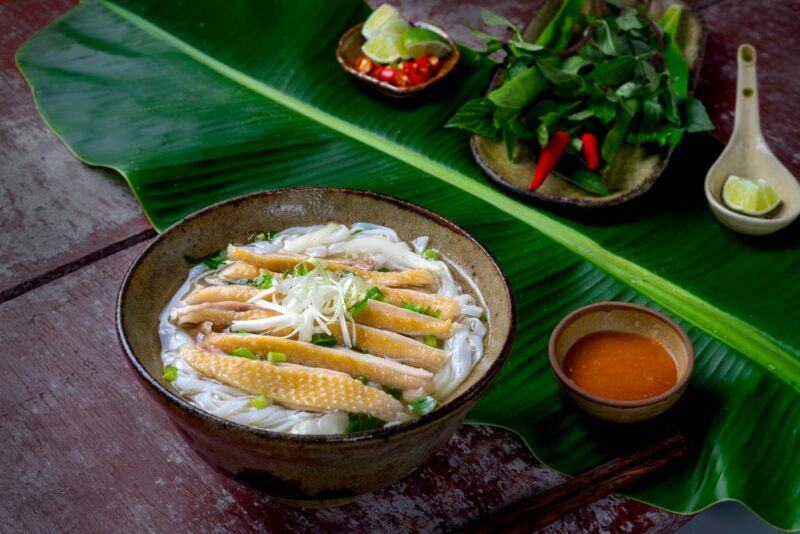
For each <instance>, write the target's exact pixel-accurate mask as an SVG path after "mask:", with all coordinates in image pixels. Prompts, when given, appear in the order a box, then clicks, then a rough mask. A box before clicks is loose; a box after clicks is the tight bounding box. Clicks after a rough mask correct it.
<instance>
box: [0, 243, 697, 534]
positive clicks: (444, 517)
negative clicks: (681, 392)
mask: <svg viewBox="0 0 800 534" xmlns="http://www.w3.org/2000/svg"><path fill="white" fill-rule="evenodd" d="M143 246H144V245H143V244H140V245H137V246H135V247H133V248H130V249H128V250H126V251H124V252H120V253H118V254H116V255H113V256H110V257H108V258H106V259H104V260H101V261H99V262H96V263H94V264H92V265H90V266H88V267H85V268H83V269H81V270H80V271H77V272H75V273H72V274H70V275H67V276H65V277H63V278H61V279H59V280H57V281H54V282H51V283H50V284H48V285H46V286H44V287H40V288H38V289H36V290H33V291H30V292H28V293H27V294H25V295H23V296H20V297H18V298H16V299H14V300H12V301H9V302H6V303H5V304H2V305H0V321H2V322H3V324H4V325H5V328H4V329H3V331H2V332H0V343H2V346H3V347H5V349H6V350H5V354H7V355H14V357H8V358H7V359H6V361H5V365H4V366H2V368H0V382H2V384H3V386H2V389H0V403H1V405H2V406H3V410H2V416H0V472H2V473H3V476H2V478H0V497H2V498H0V517H3V518H4V520H5V525H6V527H9V526H12V527H11V528H9V530H11V531H15V532H50V531H55V530H58V531H78V532H108V531H109V530H114V531H119V532H131V531H142V530H146V531H153V532H188V531H193V532H197V531H205V532H221V531H230V530H236V531H241V532H267V531H275V530H280V531H293V532H309V531H332V530H338V529H343V528H345V529H349V530H356V531H387V530H391V531H394V532H403V531H416V532H442V531H447V530H450V529H452V528H456V527H458V526H463V525H465V524H466V523H467V522H469V521H471V520H473V519H475V518H477V517H479V516H480V515H481V514H484V513H487V512H489V511H492V510H495V509H497V508H498V507H502V506H506V505H508V504H510V503H512V502H514V501H516V500H517V499H520V498H523V497H526V496H530V495H533V494H536V493H539V492H541V491H544V490H545V489H548V488H551V487H553V486H555V485H558V484H560V483H562V482H563V481H564V480H565V479H564V478H563V477H561V476H560V475H558V474H556V473H554V472H552V471H550V470H548V469H545V468H543V467H542V466H541V465H540V464H539V463H538V462H536V461H535V460H534V459H533V458H532V456H531V455H530V453H529V452H528V451H527V449H526V448H525V446H524V445H523V444H522V443H521V442H520V441H519V440H518V439H516V438H515V437H513V436H512V435H510V434H508V433H506V432H505V431H503V430H500V429H491V428H485V427H473V426H463V427H462V428H461V430H460V431H459V432H458V434H457V435H456V436H455V437H454V438H453V439H452V440H451V441H450V442H449V443H448V445H447V446H446V448H445V449H443V450H442V451H441V452H439V453H437V454H436V455H435V456H434V457H433V458H432V459H431V460H430V461H429V462H428V463H427V464H425V465H424V466H423V467H421V468H420V469H418V470H417V471H416V472H414V473H413V474H412V475H410V476H409V477H408V478H406V479H404V480H402V481H401V482H399V483H397V484H395V485H393V486H391V487H389V488H386V489H384V490H382V491H379V492H377V493H375V494H372V495H369V496H367V497H365V498H363V499H361V500H359V501H357V502H355V503H353V504H349V505H347V506H343V507H339V508H333V509H327V510H303V509H299V508H291V507H286V506H284V505H281V504H279V503H277V502H275V501H272V500H271V499H269V498H267V497H265V496H263V495H261V494H259V493H258V492H256V491H254V490H252V489H250V488H248V487H245V486H242V485H239V484H238V483H236V482H233V481H231V480H229V479H227V478H225V477H224V476H222V475H219V474H217V473H216V472H214V471H213V470H212V469H211V468H209V467H208V466H206V464H205V463H204V462H203V461H202V460H201V459H200V458H198V457H197V456H195V455H194V453H192V452H191V451H190V450H189V449H188V447H187V446H186V445H185V444H184V443H183V441H182V439H181V438H180V437H179V436H178V434H177V432H176V431H175V430H174V429H173V428H172V426H171V424H170V423H169V422H168V420H167V418H166V416H165V415H164V414H163V413H162V412H161V409H160V408H159V407H158V406H157V405H156V404H155V403H154V402H153V401H152V400H151V399H150V398H149V397H148V396H147V394H146V392H145V391H144V389H143V388H142V387H141V386H140V385H139V383H138V381H137V380H136V379H135V377H134V375H133V371H132V370H131V369H129V368H128V365H127V363H126V362H125V360H124V357H123V356H122V354H121V352H120V351H119V349H118V347H117V341H116V339H115V334H114V330H113V313H114V311H113V307H114V295H115V294H116V292H117V289H118V288H119V285H120V283H121V279H122V276H123V273H124V271H125V269H126V268H127V267H128V265H129V264H130V263H131V262H132V261H133V259H134V257H135V255H136V254H137V253H138V252H139V251H140V250H141V249H142V248H143ZM587 504H588V503H587ZM685 521H686V518H685V517H682V516H676V515H673V514H669V513H667V512H663V511H660V510H656V509H654V508H651V507H649V506H645V505H642V504H640V503H636V502H634V501H630V500H627V499H623V498H621V497H616V496H613V497H609V498H606V499H603V500H602V501H600V502H598V503H596V504H594V505H591V506H588V507H586V508H584V509H583V510H581V511H579V512H577V513H574V514H572V515H570V516H568V517H566V518H564V519H562V520H560V521H558V522H555V523H553V524H551V525H550V526H549V527H548V529H547V531H549V532H574V531H575V530H576V529H581V530H588V529H591V530H596V529H606V530H621V529H628V528H630V529H633V530H635V531H641V530H657V531H662V532H666V531H671V530H673V529H674V528H676V527H677V526H678V525H680V524H682V523H683V522H685Z"/></svg>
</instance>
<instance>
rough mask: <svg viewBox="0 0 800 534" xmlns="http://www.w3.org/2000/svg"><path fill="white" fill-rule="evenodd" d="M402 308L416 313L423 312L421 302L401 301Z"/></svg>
mask: <svg viewBox="0 0 800 534" xmlns="http://www.w3.org/2000/svg"><path fill="white" fill-rule="evenodd" d="M403 308H405V309H407V310H411V311H413V312H417V313H425V308H423V307H422V304H414V303H411V302H404V303H403Z"/></svg>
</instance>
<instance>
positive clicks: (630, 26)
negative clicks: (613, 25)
mask: <svg viewBox="0 0 800 534" xmlns="http://www.w3.org/2000/svg"><path fill="white" fill-rule="evenodd" d="M617 26H618V27H619V29H620V30H622V31H630V30H638V29H641V28H642V27H643V26H642V23H641V22H640V21H639V17H638V16H636V10H634V9H626V10H625V12H624V13H623V14H622V15H620V16H618V17H617Z"/></svg>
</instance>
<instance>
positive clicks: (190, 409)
mask: <svg viewBox="0 0 800 534" xmlns="http://www.w3.org/2000/svg"><path fill="white" fill-rule="evenodd" d="M297 192H301V193H313V192H321V193H327V192H336V193H345V194H347V195H356V196H359V197H366V198H370V199H373V200H380V201H384V202H388V203H390V204H394V205H395V206H398V207H400V208H402V209H405V210H410V211H413V212H415V213H417V214H419V215H422V216H423V217H425V218H427V219H430V220H432V221H433V222H434V223H437V224H439V225H441V226H444V227H446V228H448V229H450V230H452V231H454V232H456V233H457V234H459V235H460V236H461V237H464V238H466V239H468V240H469V241H471V242H472V243H473V244H474V245H475V246H477V247H478V249H479V250H480V251H481V252H483V254H485V255H486V256H487V257H488V259H489V261H490V263H491V265H492V267H493V268H494V270H495V271H496V273H497V274H498V275H499V276H500V279H501V281H502V283H503V288H504V290H505V296H506V299H507V302H508V307H509V310H508V312H509V315H510V316H509V328H508V331H507V333H506V336H505V341H504V342H503V345H502V347H501V348H500V352H499V353H498V355H497V358H496V359H495V361H494V362H492V364H491V366H490V367H489V368H488V369H487V370H486V372H485V373H484V374H483V375H482V376H481V377H480V378H479V379H478V380H477V381H476V382H475V383H474V384H472V386H470V387H469V388H468V389H467V390H465V391H464V392H463V393H461V394H460V395H459V396H458V397H456V398H454V399H453V400H452V401H451V402H448V403H447V404H445V405H443V406H441V407H440V408H438V409H437V410H434V411H433V412H431V413H430V414H427V415H424V416H422V417H420V418H419V419H416V420H414V421H407V422H404V423H399V424H396V425H392V426H389V427H384V428H380V429H376V430H367V431H362V432H355V433H351V434H334V435H324V434H310V435H304V434H287V433H283V432H275V431H272V430H266V429H262V428H256V427H252V426H248V425H243V424H240V423H236V422H233V421H229V420H227V419H223V418H221V417H217V416H215V415H212V414H211V413H209V412H206V411H205V410H203V409H201V408H198V407H196V406H194V405H193V404H191V403H190V402H188V401H187V400H184V399H183V398H181V397H180V396H179V395H177V394H176V393H174V392H172V391H170V390H169V389H168V388H166V387H164V386H163V385H161V383H160V382H159V381H158V379H156V378H155V377H154V376H153V375H151V374H150V373H149V372H148V371H147V370H146V369H145V368H144V366H143V365H142V363H141V362H140V361H139V360H138V358H137V357H136V355H135V354H134V351H133V349H132V348H131V346H130V345H129V343H128V340H127V334H126V333H125V330H124V327H123V324H124V322H125V312H124V304H125V301H126V298H127V296H128V289H129V287H130V284H131V280H132V278H133V276H134V274H135V273H136V271H137V270H138V269H139V268H140V266H141V264H142V262H143V261H144V259H145V258H146V257H147V256H148V255H150V254H151V253H152V251H153V250H154V249H155V248H156V247H157V246H158V245H159V244H160V243H161V242H162V241H163V240H164V239H166V237H165V236H167V235H169V234H171V233H173V232H175V231H178V230H179V229H181V228H182V227H183V226H184V225H185V224H186V223H187V222H189V221H192V220H194V219H196V218H199V217H202V216H204V215H205V214H207V213H209V212H211V211H214V210H216V209H219V208H220V207H222V206H226V205H229V204H235V203H238V202H242V201H245V200H250V199H253V198H259V197H264V198H271V197H276V196H280V195H283V194H287V193H297ZM114 322H115V326H116V328H115V330H116V333H117V341H118V342H119V345H120V347H121V348H122V351H123V353H124V354H125V356H126V358H127V360H128V363H129V364H130V365H131V366H132V367H133V369H134V370H135V371H136V373H137V374H138V375H139V378H140V379H141V380H143V381H144V382H145V383H146V384H147V385H148V386H149V387H150V389H151V391H152V392H153V393H155V394H156V395H157V396H158V397H159V398H162V399H164V400H165V401H167V403H168V404H169V405H171V406H172V407H174V408H177V409H179V410H180V411H181V412H184V413H187V414H190V415H192V416H194V417H197V418H200V419H201V420H203V421H204V422H206V423H207V424H208V425H209V426H212V427H218V429H219V430H223V431H236V432H244V433H247V434H251V435H254V436H257V437H261V438H267V439H285V440H288V441H294V442H298V443H304V444H331V443H354V442H366V441H377V440H388V439H390V438H391V437H392V436H394V435H397V434H401V433H405V432H409V431H414V430H416V429H419V428H422V427H425V426H428V425H431V424H434V423H436V422H437V421H440V420H442V419H444V418H445V417H447V416H448V415H450V414H452V413H453V412H455V411H457V410H458V409H460V408H461V407H462V406H463V405H464V404H466V403H467V402H469V401H471V400H472V399H474V398H475V397H477V396H478V395H479V394H480V393H482V392H483V391H484V390H485V389H486V388H487V387H488V386H489V384H490V383H491V382H492V380H494V378H495V376H497V373H498V372H499V371H500V369H501V368H502V367H503V365H504V364H505V363H506V361H507V360H508V357H509V354H510V352H511V348H512V346H513V344H514V340H515V337H516V326H517V313H516V304H515V302H514V296H513V294H512V293H511V289H510V286H509V283H508V278H507V276H506V274H505V273H504V272H503V270H502V268H501V267H500V265H499V264H498V262H497V259H496V258H495V257H494V256H493V255H492V254H491V253H490V252H489V251H488V250H486V248H485V247H484V246H483V245H482V244H481V243H480V242H479V241H478V240H477V239H475V238H474V237H472V236H471V235H470V234H469V233H468V232H467V231H466V230H464V229H463V228H461V227H460V226H458V225H457V224H455V223H454V222H452V221H451V220H449V219H447V218H446V217H444V216H442V215H439V214H437V213H434V212H432V211H430V210H428V209H426V208H423V207H421V206H419V205H417V204H414V203H412V202H408V201H406V200H401V199H399V198H396V197H393V196H390V195H386V194H383V193H378V192H374V191H366V190H360V189H351V188H343V187H331V186H301V187H284V188H278V189H270V190H265V191H256V192H254V193H249V194H245V195H241V196H238V197H234V198H231V199H228V200H223V201H221V202H217V203H215V204H212V205H210V206H208V207H205V208H203V209H200V210H198V211H195V212H193V213H191V214H189V215H187V216H186V217H184V218H182V219H180V220H179V221H177V222H175V223H173V224H172V225H170V226H169V228H167V229H166V230H164V231H163V232H162V233H160V234H159V235H158V236H156V238H155V239H153V241H151V242H150V244H148V245H147V247H145V249H144V250H142V252H140V253H139V255H138V256H137V257H136V259H135V260H134V261H133V263H131V265H130V267H128V270H127V271H126V272H125V276H124V278H123V281H122V284H121V285H120V289H119V292H118V293H117V302H116V310H115V321H114Z"/></svg>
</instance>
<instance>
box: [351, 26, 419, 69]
mask: <svg viewBox="0 0 800 534" xmlns="http://www.w3.org/2000/svg"><path fill="white" fill-rule="evenodd" d="M361 51H362V52H364V55H366V56H367V57H368V58H370V59H371V60H372V61H375V62H376V63H382V64H384V65H385V64H387V63H392V62H394V61H397V60H398V59H401V58H405V57H408V53H407V52H406V50H405V48H403V42H402V40H401V39H400V35H399V34H396V33H392V32H383V33H379V34H378V35H376V36H375V37H373V38H372V39H370V40H368V41H367V42H366V43H364V46H362V47H361Z"/></svg>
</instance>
